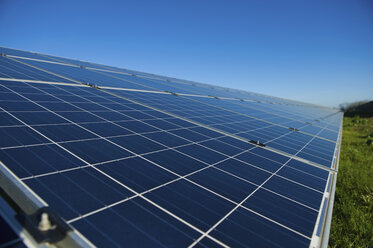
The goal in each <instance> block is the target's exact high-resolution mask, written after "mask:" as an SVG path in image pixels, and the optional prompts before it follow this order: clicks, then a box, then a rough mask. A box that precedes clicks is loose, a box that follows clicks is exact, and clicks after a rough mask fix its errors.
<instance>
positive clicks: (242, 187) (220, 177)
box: [188, 167, 256, 202]
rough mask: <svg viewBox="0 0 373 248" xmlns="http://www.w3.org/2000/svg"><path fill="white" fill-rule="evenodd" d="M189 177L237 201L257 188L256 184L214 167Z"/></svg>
mask: <svg viewBox="0 0 373 248" xmlns="http://www.w3.org/2000/svg"><path fill="white" fill-rule="evenodd" d="M188 178H189V179H190V180H192V181H194V182H196V183H198V184H200V185H202V186H204V187H206V188H208V189H209V190H212V191H214V192H216V193H218V194H220V195H222V196H224V197H226V198H228V199H230V200H232V201H235V202H241V201H242V200H243V199H245V197H247V196H248V195H249V194H250V193H251V192H253V191H254V190H255V189H256V186H255V185H253V184H250V183H248V182H245V181H243V180H241V179H238V178H236V177H233V176H232V175H230V174H227V173H225V172H222V171H220V170H218V169H215V168H212V167H210V168H207V169H205V170H202V171H200V172H198V173H195V174H193V175H191V176H189V177H188Z"/></svg>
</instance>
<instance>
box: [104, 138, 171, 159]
mask: <svg viewBox="0 0 373 248" xmlns="http://www.w3.org/2000/svg"><path fill="white" fill-rule="evenodd" d="M110 140H111V141H113V142H114V143H116V144H118V145H120V146H122V147H124V148H126V149H128V150H130V151H132V152H134V153H137V154H142V153H148V152H155V151H159V150H164V149H167V147H165V146H163V145H161V144H158V143H156V142H154V141H152V140H149V139H147V138H144V137H142V136H140V135H127V136H123V137H117V138H111V139H110Z"/></svg>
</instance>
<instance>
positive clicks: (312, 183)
mask: <svg viewBox="0 0 373 248" xmlns="http://www.w3.org/2000/svg"><path fill="white" fill-rule="evenodd" d="M277 175H280V176H283V177H285V178H287V179H290V180H292V181H294V182H298V183H301V184H303V185H306V186H308V187H311V188H313V189H316V190H318V191H320V192H324V190H325V184H326V181H325V180H324V179H321V178H319V177H315V176H310V175H309V174H306V173H304V172H301V171H298V170H295V169H293V168H292V167H289V166H285V167H283V168H282V169H281V170H280V171H279V172H278V173H277Z"/></svg>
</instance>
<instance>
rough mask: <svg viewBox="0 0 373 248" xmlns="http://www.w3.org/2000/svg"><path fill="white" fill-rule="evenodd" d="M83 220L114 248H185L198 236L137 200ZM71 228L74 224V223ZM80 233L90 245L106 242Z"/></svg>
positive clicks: (83, 231)
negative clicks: (89, 241)
mask: <svg viewBox="0 0 373 248" xmlns="http://www.w3.org/2000/svg"><path fill="white" fill-rule="evenodd" d="M85 219H86V220H87V221H88V222H91V223H93V224H94V226H95V227H97V229H98V230H100V231H101V233H102V235H105V236H106V237H109V239H110V241H111V242H112V243H114V244H116V245H117V246H121V245H123V244H124V245H126V246H129V247H179V246H181V247H186V246H188V245H189V244H191V243H192V242H193V240H194V239H196V238H197V237H198V233H197V231H195V230H193V229H191V228H190V227H188V226H187V225H185V224H183V223H181V222H179V221H177V220H176V219H174V218H173V217H171V216H170V215H168V214H166V213H165V212H163V211H161V210H159V209H158V208H156V207H155V206H154V205H151V204H150V203H148V202H146V201H144V200H143V199H139V198H135V199H133V200H129V201H126V202H124V203H122V204H119V205H117V206H114V207H113V208H111V209H109V210H104V211H101V212H99V213H97V214H94V215H91V216H88V217H87V218H85ZM78 222H79V221H78ZM112 223H116V224H115V225H113V224H112ZM73 225H78V224H75V222H74V223H73ZM80 226H81V225H80ZM118 227H120V228H118ZM82 233H83V234H85V235H87V236H88V237H89V238H90V239H91V240H92V241H93V242H95V243H96V242H97V243H98V244H103V246H107V244H106V243H105V241H106V240H105V241H102V240H100V238H101V237H100V236H94V235H91V234H90V232H85V229H84V228H83V229H82ZM123 234H125V235H123Z"/></svg>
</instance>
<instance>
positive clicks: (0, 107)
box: [0, 48, 343, 247]
mask: <svg viewBox="0 0 373 248" xmlns="http://www.w3.org/2000/svg"><path fill="white" fill-rule="evenodd" d="M0 51H1V54H2V56H1V57H0V96H1V98H0V115H1V119H0V120H1V121H0V133H1V137H2V139H1V141H0V160H1V161H2V163H3V164H2V165H1V167H0V169H1V170H0V172H2V173H3V174H1V173H0V176H2V177H3V178H8V177H11V179H9V180H8V179H7V180H4V181H3V180H2V183H1V185H0V186H1V187H2V188H7V189H9V188H11V189H13V190H4V191H5V193H3V195H4V197H5V195H6V199H8V198H16V199H18V200H17V202H21V204H16V205H19V206H18V207H17V210H16V211H17V212H18V214H22V213H23V216H26V217H25V218H26V219H28V218H36V219H38V218H39V219H40V218H41V217H40V216H41V214H42V212H43V211H45V210H43V209H45V207H47V209H50V210H48V211H52V214H51V216H57V217H53V218H56V219H58V220H59V219H61V220H59V221H56V223H57V224H58V223H61V222H62V224H61V225H62V226H64V228H61V229H63V230H65V229H66V228H67V227H68V228H67V229H68V230H70V229H71V230H73V231H74V233H78V234H76V237H79V239H78V241H77V244H78V246H91V245H94V246H98V247H113V246H119V247H122V246H129V247H145V246H149V247H169V246H172V247H272V246H275V247H319V246H320V245H321V244H323V245H325V244H326V245H327V239H328V231H327V230H328V228H329V227H330V220H329V221H327V219H328V218H327V217H328V216H331V213H332V205H333V197H334V189H335V181H336V175H337V169H338V157H339V148H340V141H341V120H342V116H343V114H342V113H341V112H339V111H338V110H336V109H330V108H325V107H321V106H317V105H312V104H306V103H301V102H297V101H292V100H286V99H281V98H276V97H269V96H265V95H260V94H255V93H252V92H246V91H239V90H233V89H228V88H223V87H217V86H210V85H207V84H201V83H195V82H191V81H186V80H180V79H174V78H171V77H165V76H159V75H154V74H148V73H142V72H137V71H132V70H127V69H121V68H116V67H112V66H104V65H98V64H94V63H89V62H82V61H78V60H71V59H65V58H59V57H55V56H49V55H42V54H36V53H30V52H24V51H18V50H14V49H9V48H0ZM12 184H14V185H16V186H14V185H13V186H12ZM9 185H11V186H9ZM14 188H17V190H16V192H18V191H22V192H27V193H26V194H22V196H21V197H20V196H19V193H18V194H17V193H14V191H15V190H14ZM9 191H13V193H12V192H9ZM28 198H32V199H34V198H35V199H34V201H38V202H39V203H38V204H36V206H35V207H34V208H33V209H31V210H30V209H29V210H28V211H25V210H23V209H22V208H23V207H25V206H24V205H25V204H22V202H23V201H24V200H25V199H28ZM10 205H12V204H10ZM13 205H14V204H13ZM22 205H23V206H22ZM40 209H41V210H40ZM24 212H26V214H25V213H24ZM35 213H37V214H35ZM48 213H49V212H48ZM35 215H36V216H37V217H32V216H35ZM30 216H31V217H30ZM53 220H54V219H53ZM53 223H54V222H53ZM53 223H52V224H53ZM21 224H22V223H21ZM57 224H56V225H57ZM30 228H31V229H32V230H34V229H35V226H34V227H30ZM69 228H70V229H69ZM36 229H37V226H36ZM57 229H58V228H57ZM26 232H30V231H29V229H28V228H26ZM34 232H35V230H34ZM36 232H37V233H38V232H40V230H39V231H36ZM69 232H71V231H69ZM69 232H68V231H64V232H62V234H59V235H60V236H61V238H60V239H59V240H58V241H55V242H62V241H61V240H65V239H67V236H71V235H69ZM31 233H32V232H31ZM42 233H43V232H42ZM43 235H46V234H45V233H43ZM32 236H33V235H31V239H33V238H34V237H32ZM46 236H48V235H46ZM46 238H49V242H50V243H51V241H50V240H55V239H52V238H51V237H46ZM323 239H324V241H323ZM71 240H74V238H71V237H70V239H69V242H72V241H71ZM62 244H65V246H66V242H65V243H62ZM68 244H69V245H71V243H68Z"/></svg>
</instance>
